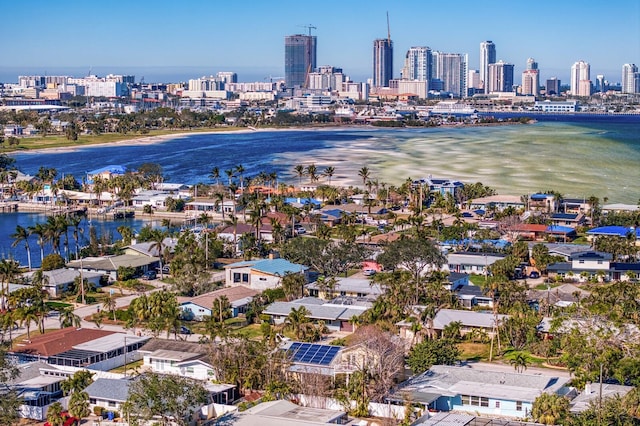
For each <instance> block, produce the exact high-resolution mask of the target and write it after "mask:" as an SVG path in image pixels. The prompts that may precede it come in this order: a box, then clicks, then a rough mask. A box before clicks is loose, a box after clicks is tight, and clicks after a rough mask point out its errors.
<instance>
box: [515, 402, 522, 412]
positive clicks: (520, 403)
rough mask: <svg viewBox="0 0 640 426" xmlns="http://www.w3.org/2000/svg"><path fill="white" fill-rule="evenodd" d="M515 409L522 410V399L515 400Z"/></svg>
mask: <svg viewBox="0 0 640 426" xmlns="http://www.w3.org/2000/svg"><path fill="white" fill-rule="evenodd" d="M516 411H522V401H516Z"/></svg>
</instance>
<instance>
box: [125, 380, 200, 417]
mask: <svg viewBox="0 0 640 426" xmlns="http://www.w3.org/2000/svg"><path fill="white" fill-rule="evenodd" d="M207 395H208V392H207V390H206V389H205V388H204V386H203V384H202V382H199V381H197V380H193V379H190V378H187V377H179V376H174V375H170V374H166V375H164V374H155V373H150V374H145V375H142V376H140V377H138V379H137V380H135V381H133V382H131V384H130V386H129V395H128V397H127V401H126V403H125V404H124V407H123V410H124V411H125V413H126V414H127V417H128V418H131V419H132V420H133V421H136V420H137V421H140V420H152V419H153V418H155V417H160V418H161V419H162V420H161V423H162V424H167V423H168V422H175V423H176V424H178V425H180V426H184V425H187V424H189V417H190V416H192V415H194V414H195V413H196V412H197V410H198V409H199V408H200V406H201V405H203V404H205V403H206V402H207Z"/></svg>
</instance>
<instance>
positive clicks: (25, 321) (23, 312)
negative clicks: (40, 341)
mask: <svg viewBox="0 0 640 426" xmlns="http://www.w3.org/2000/svg"><path fill="white" fill-rule="evenodd" d="M16 313H17V315H18V319H19V320H20V325H24V326H25V327H26V329H27V340H31V322H35V323H37V322H38V314H37V313H36V311H35V310H34V309H32V308H31V307H29V306H22V307H20V308H18V309H16Z"/></svg>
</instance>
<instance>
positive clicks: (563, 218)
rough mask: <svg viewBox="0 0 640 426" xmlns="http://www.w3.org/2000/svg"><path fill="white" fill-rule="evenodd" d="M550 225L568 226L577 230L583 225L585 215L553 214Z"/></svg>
mask: <svg viewBox="0 0 640 426" xmlns="http://www.w3.org/2000/svg"><path fill="white" fill-rule="evenodd" d="M550 220H551V223H552V224H553V225H556V226H568V227H571V228H574V229H575V228H577V227H578V226H582V225H584V223H585V215H584V214H582V213H553V214H552V215H551V217H550Z"/></svg>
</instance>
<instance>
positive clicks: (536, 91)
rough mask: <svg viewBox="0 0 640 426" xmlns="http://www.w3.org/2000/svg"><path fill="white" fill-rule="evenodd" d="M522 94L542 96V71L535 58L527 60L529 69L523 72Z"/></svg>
mask: <svg viewBox="0 0 640 426" xmlns="http://www.w3.org/2000/svg"><path fill="white" fill-rule="evenodd" d="M522 94H523V95H533V96H535V97H536V98H537V97H539V96H540V71H539V70H538V63H537V62H536V61H535V60H534V59H533V58H529V59H527V69H526V70H524V71H523V72H522Z"/></svg>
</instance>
